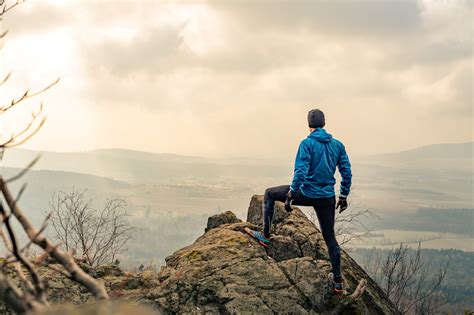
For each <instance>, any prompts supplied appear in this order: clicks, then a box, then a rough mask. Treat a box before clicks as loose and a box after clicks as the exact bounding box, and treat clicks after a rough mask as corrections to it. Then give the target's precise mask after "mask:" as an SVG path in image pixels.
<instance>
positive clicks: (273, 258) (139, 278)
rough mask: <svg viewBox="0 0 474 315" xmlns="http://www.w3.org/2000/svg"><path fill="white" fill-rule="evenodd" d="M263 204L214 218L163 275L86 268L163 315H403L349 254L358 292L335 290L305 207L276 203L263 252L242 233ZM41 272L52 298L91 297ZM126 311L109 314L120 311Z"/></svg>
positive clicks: (124, 296) (346, 259)
mask: <svg viewBox="0 0 474 315" xmlns="http://www.w3.org/2000/svg"><path fill="white" fill-rule="evenodd" d="M262 199H263V197H262V196H253V197H252V200H251V203H250V207H249V210H248V215H247V221H248V222H241V220H239V219H237V218H236V216H235V215H234V214H233V213H232V212H225V213H223V214H219V215H216V216H212V217H210V218H209V220H208V225H207V227H206V232H205V233H204V234H203V235H202V236H201V237H199V238H198V239H197V240H196V241H195V242H194V243H193V244H191V245H189V246H187V247H184V248H182V249H180V250H178V251H177V252H175V253H174V254H172V255H171V256H169V257H167V258H166V266H163V267H162V268H161V270H160V271H159V272H153V271H145V272H140V273H123V272H122V271H121V270H120V269H119V268H118V267H117V266H113V265H112V266H104V267H100V268H91V269H87V270H86V271H87V272H88V273H90V274H91V275H93V276H95V277H98V278H101V279H103V281H104V283H105V285H106V287H107V290H108V291H109V293H110V296H111V297H112V299H113V300H118V301H122V302H127V303H132V304H139V305H142V306H148V307H151V309H152V310H153V312H156V313H161V314H183V313H184V314H186V313H188V314H189V313H191V314H204V313H208V314H290V313H291V314H398V312H397V310H396V309H395V307H394V306H393V304H392V303H391V302H390V301H389V300H388V299H387V297H386V296H385V294H384V293H383V292H382V290H381V289H380V288H379V287H378V286H377V284H376V283H375V282H374V281H372V280H371V279H370V277H369V276H368V275H367V274H366V273H365V272H364V271H363V270H362V268H361V267H359V266H358V265H357V263H356V262H355V261H354V260H352V259H351V257H350V256H349V255H347V253H345V252H343V253H342V264H343V273H344V277H345V280H346V284H347V286H348V290H349V291H351V292H352V291H356V292H355V294H353V295H351V296H349V295H348V296H345V295H333V294H332V293H331V290H330V287H329V281H328V277H327V275H328V273H329V271H330V269H331V267H330V263H329V259H328V253H327V248H326V245H325V243H324V240H323V238H322V235H321V233H320V231H319V230H318V229H317V228H316V226H315V225H314V224H313V223H312V222H311V221H310V220H308V219H307V218H306V216H305V215H304V214H303V213H302V212H301V210H299V209H297V208H295V209H294V211H293V212H292V213H290V214H289V213H287V212H286V211H285V210H284V207H283V204H281V203H278V202H277V203H276V205H275V218H274V222H273V226H272V234H273V238H272V242H271V244H270V246H269V247H268V248H264V247H262V246H260V245H259V244H258V243H257V242H256V241H254V240H253V239H251V238H250V237H249V236H248V235H247V234H246V233H245V232H244V231H243V230H244V228H245V227H249V228H259V225H260V224H261V215H262V211H261V210H262V201H263V200H262ZM39 271H40V273H41V274H42V276H43V279H45V280H46V286H47V288H48V289H47V292H48V299H49V301H51V302H53V303H57V302H69V303H75V304H81V303H84V302H86V301H90V300H91V295H90V294H89V293H87V292H86V291H85V290H84V289H83V288H82V287H80V286H78V285H77V284H75V283H73V282H72V281H70V280H68V279H66V278H64V277H63V276H61V275H58V274H57V273H55V272H54V271H52V270H51V269H49V268H46V267H40V270H39ZM101 307H102V308H103V306H102V305H99V306H98V308H101ZM105 308H106V309H108V310H112V309H113V307H110V308H107V307H105ZM66 309H68V308H66ZM82 309H83V310H89V311H85V313H84V314H89V313H94V312H92V311H90V310H91V309H90V308H88V307H85V308H82ZM94 309H97V307H96V308H94ZM121 310H123V308H119V309H118V311H117V312H109V313H107V314H122V313H121ZM59 313H61V312H59ZM68 313H69V311H67V312H65V311H63V312H62V314H68ZM51 314H56V313H51ZM78 314H79V313H78ZM81 314H83V313H81ZM94 314H103V313H101V312H95V313H94ZM137 314H138V313H137Z"/></svg>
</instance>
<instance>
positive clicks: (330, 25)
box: [212, 0, 421, 37]
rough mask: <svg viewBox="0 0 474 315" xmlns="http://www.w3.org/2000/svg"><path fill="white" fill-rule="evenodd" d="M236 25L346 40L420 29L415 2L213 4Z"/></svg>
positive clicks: (260, 2) (261, 2)
mask: <svg viewBox="0 0 474 315" xmlns="http://www.w3.org/2000/svg"><path fill="white" fill-rule="evenodd" d="M212 6H213V7H214V8H216V9H217V10H221V11H222V12H223V13H224V14H226V15H227V16H229V17H232V18H234V19H235V20H236V21H237V23H239V24H240V25H243V26H244V27H245V26H247V27H248V28H251V29H254V30H258V32H261V31H262V29H266V28H273V29H277V30H284V31H285V32H286V31H292V32H297V31H298V30H305V29H311V30H314V31H316V32H320V33H325V34H338V35H346V36H362V37H367V36H393V35H396V34H403V33H406V32H408V31H412V30H413V29H415V28H417V27H419V25H420V12H421V9H420V5H419V4H418V2H416V1H405V0H402V1H370V0H365V1H344V0H335V1H294V2H270V1H254V2H251V3H249V2H223V3H222V2H218V3H216V2H212Z"/></svg>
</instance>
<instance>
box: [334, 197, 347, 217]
mask: <svg viewBox="0 0 474 315" xmlns="http://www.w3.org/2000/svg"><path fill="white" fill-rule="evenodd" d="M339 207H340V208H341V210H339V213H341V212H342V211H344V210H346V209H347V197H342V196H340V197H339V200H338V201H337V204H336V209H337V208H339Z"/></svg>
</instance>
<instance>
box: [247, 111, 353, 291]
mask: <svg viewBox="0 0 474 315" xmlns="http://www.w3.org/2000/svg"><path fill="white" fill-rule="evenodd" d="M308 125H309V130H310V134H309V135H308V137H307V138H306V139H304V140H303V141H301V143H300V146H299V148H298V153H297V154H296V160H295V171H294V176H293V182H292V184H291V185H283V186H277V187H271V188H268V189H266V190H265V196H264V202H263V233H261V232H259V231H253V230H250V229H246V232H247V233H249V234H250V235H251V236H252V237H254V238H255V239H257V240H258V242H259V243H260V244H261V245H263V246H268V244H270V229H271V223H272V219H273V212H274V206H275V201H282V202H283V201H284V202H285V209H286V211H288V212H291V211H292V208H291V205H298V206H312V207H313V208H314V210H315V211H316V215H317V217H318V221H319V225H320V227H321V232H322V234H323V237H324V241H325V242H326V245H327V247H328V251H329V258H330V260H331V265H332V273H331V274H330V278H331V279H332V282H333V287H334V291H335V292H338V293H339V292H343V284H342V275H341V255H340V249H339V244H338V243H337V240H336V235H335V233H334V221H335V212H336V209H338V208H340V211H339V212H342V211H344V210H346V209H347V196H348V195H349V191H350V187H351V181H352V173H351V164H350V162H349V157H348V156H347V153H346V149H345V148H344V145H343V144H342V143H341V142H340V141H338V140H336V139H334V138H333V137H332V136H331V135H330V134H329V133H327V132H326V130H324V129H323V127H324V126H325V118H324V113H323V112H322V111H320V110H319V109H313V110H311V111H309V113H308ZM336 167H337V168H338V169H339V172H340V173H341V177H342V181H341V189H340V194H339V198H338V201H337V203H336V197H335V192H334V185H335V184H336V179H335V178H334V174H335V172H336Z"/></svg>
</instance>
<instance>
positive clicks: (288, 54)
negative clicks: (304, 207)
mask: <svg viewBox="0 0 474 315" xmlns="http://www.w3.org/2000/svg"><path fill="white" fill-rule="evenodd" d="M472 15H473V6H472V1H441V0H438V1H363V2H360V1H357V2H355V1H349V0H346V1H327V2H317V1H288V2H279V3H275V2H270V1H268V2H267V1H231V2H230V1H218V2H217V1H216V2H176V3H173V2H169V1H167V2H159V1H151V0H150V1H131V0H130V1H105V0H104V1H99V0H97V1H45V0H42V1H34V0H29V1H28V2H27V3H25V4H22V5H20V6H18V7H17V8H15V10H14V11H12V12H11V13H8V15H7V16H6V17H5V19H4V21H3V28H4V29H8V30H9V34H8V36H7V39H6V42H5V43H4V45H3V47H2V50H1V51H0V66H1V70H2V71H9V70H11V71H12V72H13V77H12V80H11V82H9V83H8V84H7V86H5V87H3V90H4V92H3V93H2V95H1V97H2V100H4V101H5V100H6V99H8V97H11V96H12V95H15V94H16V95H18V94H20V93H21V91H23V89H24V88H26V87H28V88H30V89H32V90H34V89H37V88H41V87H42V86H44V85H47V84H48V83H49V82H50V81H53V80H54V79H55V78H56V77H60V78H61V81H60V83H59V84H58V85H57V86H55V87H54V88H53V89H52V90H50V91H49V92H48V93H47V94H45V95H43V96H42V97H40V98H37V99H35V100H34V102H31V103H30V104H28V106H25V107H24V108H20V109H18V110H17V112H16V113H14V114H13V115H12V114H10V115H11V117H10V119H9V123H7V124H3V126H2V133H3V134H5V133H10V132H11V130H12V129H11V128H13V129H14V128H18V127H19V125H20V121H22V119H23V120H24V119H25V118H22V117H26V114H27V111H28V110H31V109H33V108H34V107H35V106H36V105H37V104H39V102H40V101H41V100H43V101H44V103H45V111H46V114H47V123H46V125H45V127H44V128H43V130H41V132H40V133H39V134H38V135H37V136H36V137H35V138H34V139H33V140H32V141H31V142H29V143H28V144H27V145H26V146H25V147H28V148H35V149H42V150H55V151H82V150H90V149H97V148H112V147H113V148H127V149H135V150H144V151H151V152H170V153H178V154H192V155H203V156H248V155H253V156H268V155H272V156H274V155H282V156H293V155H294V153H295V150H296V148H297V146H298V144H299V142H300V140H301V139H302V138H304V137H305V136H306V135H307V133H308V128H307V122H306V113H307V111H308V110H310V109H312V108H320V109H322V110H323V111H324V112H325V113H326V118H327V119H326V120H327V127H326V130H327V131H328V132H330V133H332V134H333V135H334V136H335V137H336V138H338V139H340V140H342V141H343V142H344V143H345V145H346V147H347V149H348V151H349V152H350V153H352V154H357V155H359V154H364V153H367V154H372V153H379V152H387V151H399V150H404V149H409V148H413V147H416V146H421V145H425V144H431V143H444V142H449V143H453V142H467V141H472V140H473V126H472V121H473V112H472V111H473V98H472V91H473V82H472V76H473V55H472V50H473V22H472ZM12 122H13V123H12ZM5 128H6V129H5ZM9 128H10V129H9Z"/></svg>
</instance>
